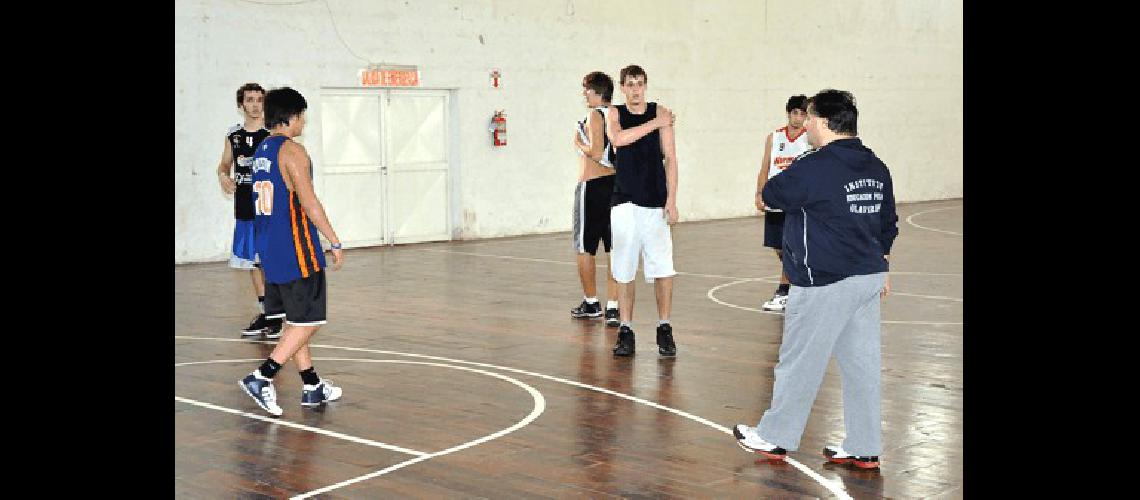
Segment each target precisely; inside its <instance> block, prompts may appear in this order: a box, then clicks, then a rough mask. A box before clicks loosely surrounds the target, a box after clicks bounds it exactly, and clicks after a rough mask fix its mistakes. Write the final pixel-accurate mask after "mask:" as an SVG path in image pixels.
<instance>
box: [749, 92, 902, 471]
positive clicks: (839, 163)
mask: <svg viewBox="0 0 1140 500" xmlns="http://www.w3.org/2000/svg"><path fill="white" fill-rule="evenodd" d="M857 119H858V110H857V109H856V107H855V98H854V96H852V95H851V93H850V92H843V91H838V90H824V91H822V92H820V93H818V94H816V95H815V96H814V97H812V98H811V99H810V100H809V101H808V119H807V121H806V122H805V124H804V126H805V128H807V133H808V142H810V143H811V145H812V146H813V147H815V148H816V149H814V150H812V151H809V152H807V153H804V154H803V155H801V156H800V157H798V158H796V160H795V161H794V162H793V163H792V165H791V166H790V167H788V169H787V170H785V171H784V172H783V173H782V174H780V175H778V176H776V177H774V178H772V179H771V180H769V181H768V183H767V184H766V185H765V186H764V190H763V192H762V193H761V196H762V197H763V200H764V203H765V204H766V205H768V206H771V207H774V208H779V209H781V210H783V211H784V213H785V214H786V215H785V219H784V254H783V266H784V273H785V274H786V275H787V276H788V280H789V281H791V283H792V288H791V291H790V292H789V294H788V304H787V309H786V310H785V314H784V338H783V343H782V344H781V345H780V361H779V363H778V364H777V365H776V369H775V375H776V381H775V384H774V387H773V390H772V404H771V406H770V407H769V409H768V411H766V412H764V416H763V417H762V418H761V419H760V422H759V423H758V424H757V425H756V427H751V426H748V425H743V424H740V425H737V426H736V428H735V429H734V430H733V434H734V435H735V436H736V438H737V442H738V443H739V444H740V446H741V447H743V448H745V449H746V450H748V451H753V452H757V453H760V454H763V455H765V456H767V457H769V458H775V459H782V458H784V456H785V454H786V452H787V450H796V449H797V448H798V447H799V442H800V436H801V435H802V434H803V430H804V426H805V425H806V423H807V419H808V415H809V413H810V412H811V406H812V403H813V402H814V401H815V396H816V393H817V392H818V391H819V385H820V383H821V382H822V381H823V375H824V373H825V371H826V370H827V362H828V359H829V358H830V357H831V355H832V354H834V355H835V358H836V361H837V362H838V364H839V369H840V373H841V376H842V381H843V420H844V424H845V426H846V430H847V437H846V439H845V440H844V441H843V443H842V444H841V445H839V446H827V447H825V448H824V450H823V454H824V456H826V457H827V458H828V460H829V461H832V462H838V463H852V464H854V465H856V466H858V467H862V468H877V467H878V466H879V457H878V455H879V453H880V452H881V451H882V422H881V418H880V410H879V406H880V404H879V401H880V387H879V372H880V369H881V362H880V359H881V358H880V352H879V348H880V346H879V337H880V329H879V322H880V310H879V301H880V299H881V298H882V297H885V296H886V294H887V293H888V292H889V291H890V281H889V279H888V277H887V270H888V263H887V259H888V258H889V256H890V253H891V246H892V245H893V244H894V241H895V237H896V236H897V235H898V225H897V222H898V214H897V213H896V212H895V198H894V186H893V184H892V182H891V174H890V172H889V171H888V170H887V167H886V165H884V164H883V162H882V160H880V159H879V158H878V157H877V156H875V153H873V152H872V151H871V150H870V149H868V148H867V147H866V146H864V145H863V142H862V141H860V140H859V138H858V137H857V136H856V134H857V126H856V125H857Z"/></svg>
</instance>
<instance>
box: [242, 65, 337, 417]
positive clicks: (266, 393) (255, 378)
mask: <svg viewBox="0 0 1140 500" xmlns="http://www.w3.org/2000/svg"><path fill="white" fill-rule="evenodd" d="M306 108H308V103H307V102H305V98H304V97H303V96H302V95H301V94H300V93H299V92H297V91H296V90H293V89H291V88H288V87H284V88H279V89H274V90H271V91H269V94H267V95H266V96H265V124H266V126H267V127H269V129H270V134H271V135H270V136H269V137H268V138H266V139H265V140H264V141H262V142H261V144H260V145H259V146H258V147H257V152H256V153H255V154H254V156H253V202H254V241H255V246H256V248H257V253H258V255H259V256H260V258H261V264H262V267H263V269H264V270H265V314H266V316H268V317H270V318H284V319H285V327H284V329H283V330H282V334H281V337H282V338H281V341H280V342H278V343H277V347H275V348H274V349H273V352H272V353H271V354H270V355H269V359H266V360H265V362H264V363H262V364H261V367H260V368H258V369H257V370H254V371H253V372H252V373H250V374H249V375H247V376H246V377H245V378H244V379H242V380H241V382H240V383H239V384H240V385H241V386H242V388H243V389H244V390H245V392H246V394H248V395H249V396H250V397H251V398H253V400H254V402H256V403H257V405H258V406H260V407H261V408H262V409H263V410H265V411H267V412H269V413H270V414H271V415H274V416H280V415H281V414H282V412H283V410H282V409H281V407H280V406H278V405H277V392H276V389H274V387H273V377H274V376H276V375H277V372H278V370H280V369H281V367H282V365H284V364H285V363H286V362H288V361H289V359H290V358H292V359H294V360H295V361H296V363H297V369H298V370H299V371H300V374H301V380H302V382H303V385H302V388H301V405H302V406H317V405H320V404H323V403H325V402H327V401H335V400H336V399H339V398H340V396H341V394H342V391H341V389H340V388H339V387H336V386H334V385H333V384H332V381H330V380H327V379H321V378H320V377H319V376H317V372H316V370H315V369H314V368H313V357H312V354H311V353H310V352H309V340H310V339H311V338H312V336H313V334H314V333H316V331H317V329H319V328H320V326H321V325H323V324H325V322H326V320H325V310H326V306H327V298H326V293H325V291H326V284H325V272H324V271H325V257H324V253H323V252H322V250H321V241H320V238H319V236H318V234H317V233H318V231H319V232H320V234H323V235H325V237H326V238H328V240H329V242H330V243H331V245H330V248H331V250H332V255H333V269H334V270H337V269H340V267H341V264H342V263H343V262H344V254H343V252H342V250H341V246H340V239H339V238H337V235H336V231H333V228H332V225H331V224H330V223H329V220H328V217H327V216H326V215H325V209H324V206H323V205H322V204H321V201H320V200H319V199H317V195H316V193H315V192H314V191H313V180H312V169H313V162H312V159H311V158H309V154H308V153H307V152H306V151H305V147H304V146H302V145H300V144H298V143H296V142H294V141H293V140H292V139H293V138H294V137H297V136H299V135H301V133H302V132H303V131H304V129H305V109H306Z"/></svg>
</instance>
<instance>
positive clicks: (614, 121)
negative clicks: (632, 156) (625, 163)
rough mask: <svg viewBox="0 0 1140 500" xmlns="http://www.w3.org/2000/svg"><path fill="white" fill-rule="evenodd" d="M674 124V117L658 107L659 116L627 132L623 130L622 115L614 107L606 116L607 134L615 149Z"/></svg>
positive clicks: (662, 107) (661, 107)
mask: <svg viewBox="0 0 1140 500" xmlns="http://www.w3.org/2000/svg"><path fill="white" fill-rule="evenodd" d="M672 123H673V115H672V114H671V113H669V111H668V110H666V109H665V108H664V106H658V107H657V116H656V117H655V118H653V119H652V120H649V121H647V122H645V123H642V124H641V125H638V126H636V127H633V128H631V129H628V130H625V129H622V128H621V119H620V113H619V112H618V110H617V109H616V108H615V107H614V106H610V112H609V113H607V114H606V132H607V133H609V134H610V141H611V142H613V145H614V147H619V148H620V147H622V146H626V145H629V144H633V143H634V142H637V140H638V139H641V138H642V137H645V136H646V135H648V134H649V133H650V132H653V131H654V130H656V129H658V128H660V127H663V126H666V125H671V124H672Z"/></svg>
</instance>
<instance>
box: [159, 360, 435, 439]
mask: <svg viewBox="0 0 1140 500" xmlns="http://www.w3.org/2000/svg"><path fill="white" fill-rule="evenodd" d="M238 361H265V360H264V359H224V360H221V361H217V362H218V363H223V362H238ZM174 400H175V401H178V402H180V403H186V404H191V405H194V406H201V407H202V408H208V409H211V410H217V411H221V412H226V413H232V414H234V415H238V416H242V417H246V418H252V419H254V420H261V421H262V422H269V423H271V424H280V425H283V426H285V427H292V428H294V429H300V430H303V431H309V432H314V433H317V434H322V435H325V436H329V437H334V438H337V439H343V440H345V441H352V442H353V443H357V444H363V445H366V446H373V447H376V448H383V449H385V450H391V451H395V452H399V453H404V454H406V455H415V456H417V457H426V456H428V455H429V454H428V453H426V452H422V451H416V450H412V449H408V448H403V447H400V446H395V445H391V444H388V443H381V442H379V441H373V440H371V439H364V438H359V437H356V436H349V435H348V434H341V433H339V432H333V431H330V430H325V429H321V428H318V427H309V426H307V425H304V424H298V423H293V422H290V421H288V420H282V419H280V418H271V417H266V416H264V415H255V414H253V413H247V412H244V411H241V410H235V409H233V408H226V407H225V406H218V405H215V404H210V403H206V402H203V401H198V400H194V399H190V398H184V397H182V396H174Z"/></svg>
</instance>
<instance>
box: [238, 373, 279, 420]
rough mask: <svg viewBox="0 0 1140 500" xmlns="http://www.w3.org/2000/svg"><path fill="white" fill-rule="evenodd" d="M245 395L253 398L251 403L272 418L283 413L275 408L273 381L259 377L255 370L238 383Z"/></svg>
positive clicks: (277, 407)
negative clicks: (255, 404)
mask: <svg viewBox="0 0 1140 500" xmlns="http://www.w3.org/2000/svg"><path fill="white" fill-rule="evenodd" d="M238 385H240V386H241V388H242V389H243V390H245V393H246V394H248V395H249V397H251V398H253V401H254V402H255V403H257V406H260V407H261V409H262V410H265V411H267V412H269V414H270V415H273V416H274V417H280V416H281V414H282V413H285V412H284V410H282V409H281V407H280V406H277V390H276V389H274V388H273V381H272V380H270V379H267V378H264V377H262V376H261V374H260V373H258V372H257V371H256V370H255V371H254V372H253V373H250V374H249V375H246V376H245V378H243V379H241V381H240V382H238Z"/></svg>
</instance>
